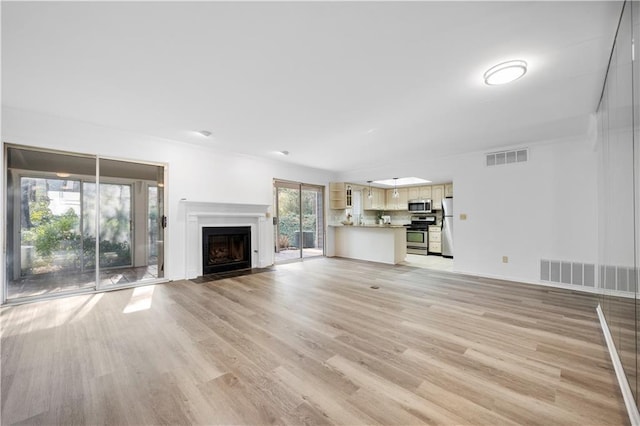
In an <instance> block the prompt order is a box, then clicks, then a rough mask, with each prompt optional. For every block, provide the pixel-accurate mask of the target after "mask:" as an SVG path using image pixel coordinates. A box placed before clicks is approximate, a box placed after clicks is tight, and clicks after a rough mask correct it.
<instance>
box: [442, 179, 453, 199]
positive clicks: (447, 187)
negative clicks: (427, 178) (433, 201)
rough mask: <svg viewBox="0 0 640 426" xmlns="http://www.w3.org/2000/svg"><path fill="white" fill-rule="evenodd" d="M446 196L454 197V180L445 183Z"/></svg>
mask: <svg viewBox="0 0 640 426" xmlns="http://www.w3.org/2000/svg"><path fill="white" fill-rule="evenodd" d="M444 196H445V198H446V197H453V182H452V183H445V184H444Z"/></svg>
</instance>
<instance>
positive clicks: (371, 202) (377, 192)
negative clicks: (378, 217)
mask: <svg viewBox="0 0 640 426" xmlns="http://www.w3.org/2000/svg"><path fill="white" fill-rule="evenodd" d="M367 195H369V188H366V189H363V191H362V198H363V199H364V209H365V210H385V208H386V205H385V204H386V199H385V198H386V194H385V192H384V189H380V188H371V198H369V197H368V196H367Z"/></svg>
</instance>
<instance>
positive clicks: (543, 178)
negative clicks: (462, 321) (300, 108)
mask: <svg viewBox="0 0 640 426" xmlns="http://www.w3.org/2000/svg"><path fill="white" fill-rule="evenodd" d="M2 140H3V141H4V142H10V143H16V144H22V145H31V146H39V147H48V148H53V149H61V150H67V151H75V152H84V153H89V154H99V155H104V156H112V157H117V158H123V159H133V160H145V161H154V162H162V163H166V164H167V165H168V205H167V207H168V209H167V216H168V217H169V228H168V238H167V252H166V255H167V277H168V278H170V279H181V278H184V276H185V270H184V265H185V259H184V242H185V239H184V227H183V225H184V224H181V223H180V221H179V220H180V214H179V209H178V206H179V200H180V199H182V198H186V199H187V200H190V201H218V202H235V203H255V204H272V179H273V178H280V179H288V180H294V181H303V182H306V183H315V184H320V185H326V184H327V183H328V182H329V181H331V180H345V181H358V182H359V181H361V180H362V179H361V176H358V177H357V178H356V176H355V175H351V176H349V174H344V175H342V176H332V175H331V174H330V173H329V172H324V171H320V170H315V169H309V168H304V167H297V166H292V165H289V164H286V163H283V162H278V161H268V160H262V159H258V158H252V157H246V156H237V155H232V154H228V153H223V152H219V151H216V150H214V149H209V148H205V147H198V146H194V145H189V144H182V143H176V142H175V141H168V140H163V139H158V138H153V137H149V136H141V135H135V134H131V133H126V132H120V131H115V130H112V129H107V128H103V127H99V126H95V125H91V124H87V123H80V122H76V121H72V120H67V119H59V118H54V117H49V116H44V115H40V114H34V113H27V112H23V111H18V110H13V109H8V108H6V109H3V128H2ZM528 146H529V148H530V161H529V162H527V163H524V164H515V165H504V166H496V167H485V165H484V156H483V153H481V152H480V153H473V154H467V155H462V156H456V157H449V158H444V159H438V160H430V161H424V160H420V161H413V162H408V163H407V164H406V167H405V166H404V165H403V170H404V172H405V173H406V175H416V176H425V175H429V174H432V175H433V176H436V175H437V176H441V177H442V179H441V181H445V180H453V182H454V200H455V212H456V217H455V220H454V244H455V245H454V250H455V252H454V265H455V270H456V271H459V272H465V273H470V274H477V275H484V276H493V277H500V278H504V279H512V280H519V281H524V282H534V283H538V282H540V280H539V276H540V272H539V262H540V259H542V258H544V259H553V260H565V261H578V262H587V263H597V253H598V250H597V244H598V238H597V208H596V203H597V181H596V169H597V168H596V166H597V156H596V153H595V151H594V149H593V145H592V144H591V143H590V142H588V141H587V140H586V138H585V139H584V140H572V141H556V142H539V143H536V144H530V145H528ZM394 167H396V170H397V165H394ZM360 173H361V172H360ZM396 173H397V172H396V171H394V172H388V173H387V172H385V170H384V168H380V169H378V170H372V171H371V176H386V175H389V176H391V175H395V174H396ZM1 187H2V188H4V183H2V186H1ZM3 199H4V197H3ZM3 211H4V207H3ZM460 213H466V214H467V217H468V219H467V220H466V221H460V219H459V214H460ZM3 230H4V229H3ZM331 243H332V242H331V241H328V242H327V244H328V245H330V244H331ZM502 256H509V263H507V264H504V263H502Z"/></svg>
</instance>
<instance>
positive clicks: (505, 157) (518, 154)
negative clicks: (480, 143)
mask: <svg viewBox="0 0 640 426" xmlns="http://www.w3.org/2000/svg"><path fill="white" fill-rule="evenodd" d="M528 160H529V148H522V149H514V150H511V151H500V152H491V153H489V154H487V155H486V157H485V164H486V165H487V167H488V166H500V165H503V164H513V163H524V162H525V161H528Z"/></svg>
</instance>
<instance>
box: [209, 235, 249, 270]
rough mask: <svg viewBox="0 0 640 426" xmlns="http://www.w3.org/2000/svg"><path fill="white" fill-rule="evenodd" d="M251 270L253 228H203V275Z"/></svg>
mask: <svg viewBox="0 0 640 426" xmlns="http://www.w3.org/2000/svg"><path fill="white" fill-rule="evenodd" d="M249 268H251V227H250V226H222V227H220V226H214V227H203V228H202V274H203V275H207V274H214V273H216V272H226V271H235V270H239V269H249Z"/></svg>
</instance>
